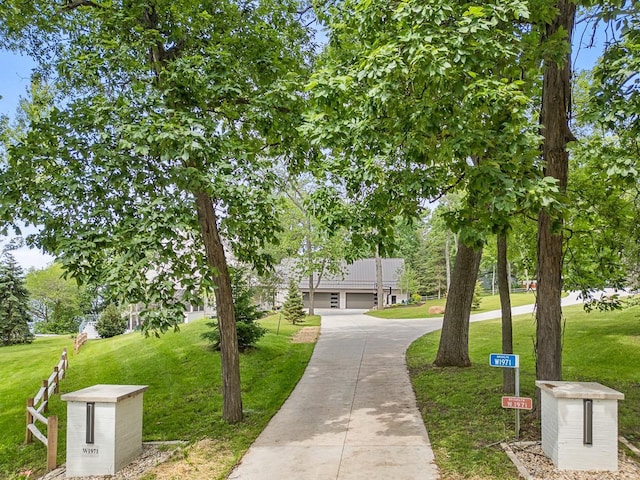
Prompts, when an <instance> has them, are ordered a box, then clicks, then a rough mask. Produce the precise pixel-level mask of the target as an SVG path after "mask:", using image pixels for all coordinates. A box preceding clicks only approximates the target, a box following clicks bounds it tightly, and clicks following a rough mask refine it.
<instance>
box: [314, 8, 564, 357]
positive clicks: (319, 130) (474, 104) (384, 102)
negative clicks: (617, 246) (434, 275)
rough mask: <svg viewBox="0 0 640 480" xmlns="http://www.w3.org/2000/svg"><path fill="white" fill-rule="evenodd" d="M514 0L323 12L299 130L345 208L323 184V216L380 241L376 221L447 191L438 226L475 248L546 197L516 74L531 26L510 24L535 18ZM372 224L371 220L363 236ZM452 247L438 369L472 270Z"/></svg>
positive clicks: (526, 58) (383, 232) (548, 188)
mask: <svg viewBox="0 0 640 480" xmlns="http://www.w3.org/2000/svg"><path fill="white" fill-rule="evenodd" d="M527 7H528V6H527V5H526V4H524V3H522V2H519V1H514V2H504V1H500V2H462V3H461V2H454V1H438V2H418V1H408V2H401V3H399V4H397V5H396V4H389V3H384V2H358V1H344V2H339V3H338V4H336V6H335V8H333V9H332V10H330V12H329V14H328V15H327V21H328V23H329V26H330V34H329V48H328V50H327V51H326V52H325V53H324V55H323V57H322V58H321V60H322V63H321V68H319V69H318V70H317V71H316V72H315V74H314V75H313V77H312V81H311V83H310V85H309V88H310V90H311V93H312V95H313V100H314V101H315V106H314V109H313V111H312V112H310V113H309V114H308V115H307V119H308V122H307V123H306V124H305V126H304V128H303V131H304V132H305V133H307V134H308V136H309V137H310V138H311V139H312V141H314V142H316V143H317V144H318V145H323V146H325V147H329V148H331V153H332V155H330V156H329V161H328V162H325V163H324V164H323V166H322V167H323V168H320V167H318V168H317V169H316V170H318V171H321V172H323V174H324V175H326V176H328V177H331V175H332V174H333V175H335V176H336V177H338V178H337V179H333V181H331V178H329V179H328V180H327V181H325V182H324V183H323V184H324V185H327V186H328V187H327V189H328V190H330V186H332V185H333V186H335V185H339V186H340V188H341V189H342V190H343V191H345V192H346V195H347V197H348V198H349V205H350V207H351V211H352V212H353V213H349V212H346V215H345V212H344V209H343V210H341V209H339V208H336V205H335V202H331V200H330V198H331V196H332V192H329V193H326V194H319V195H318V198H319V199H320V200H321V202H319V203H320V204H321V205H322V206H324V208H325V210H326V213H327V217H329V221H333V222H338V220H337V219H338V218H343V219H344V218H346V219H349V218H351V219H352V221H351V223H352V224H354V225H356V226H357V227H359V228H361V230H362V232H363V237H364V238H365V239H366V240H368V241H369V243H370V245H371V246H375V245H376V244H384V243H385V242H384V240H383V239H385V238H387V237H388V236H389V235H390V228H389V227H388V226H389V224H390V222H389V218H396V217H397V216H414V217H415V216H417V215H419V214H420V213H421V207H422V205H423V202H425V201H430V200H433V199H440V198H442V197H443V196H444V195H446V194H447V193H449V192H459V193H460V194H461V195H463V199H462V200H461V202H460V205H459V206H457V207H456V208H455V209H454V210H452V211H451V212H448V215H447V223H448V225H449V227H450V228H451V229H452V230H453V231H454V232H456V233H457V234H458V239H459V242H460V244H464V245H466V248H467V249H471V251H472V252H473V251H475V253H477V252H478V251H479V248H480V247H481V246H482V245H483V243H484V241H485V238H486V236H487V235H488V234H489V232H491V231H492V229H494V228H495V227H496V226H502V225H505V224H506V225H508V223H509V222H510V221H511V218H512V217H513V215H514V212H516V211H518V210H521V209H522V208H523V205H527V209H531V208H534V206H535V205H538V204H540V203H542V201H547V199H548V198H549V197H551V193H552V191H553V190H554V189H555V188H556V187H555V185H554V183H553V182H549V181H546V180H543V179H541V178H540V175H539V173H540V172H539V168H538V166H537V161H536V160H537V153H538V146H539V137H538V135H537V132H536V131H535V130H536V128H537V126H536V125H534V124H533V122H532V118H531V115H530V111H529V98H530V96H531V93H532V92H533V91H534V86H533V85H534V83H535V80H534V78H535V75H531V76H528V75H524V76H523V71H527V68H528V67H529V66H530V65H531V63H532V57H533V56H532V55H531V53H532V52H531V49H530V46H531V45H532V44H535V43H536V42H537V39H538V35H539V32H538V31H536V30H534V29H529V28H526V27H522V25H523V24H524V23H526V22H528V21H529V20H530V18H531V17H532V16H533V13H536V12H532V10H530V9H528V8H527ZM540 15H543V14H540ZM540 15H539V16H540ZM546 15H547V16H549V15H550V13H549V12H546ZM334 190H336V188H335V187H334ZM377 224H380V225H383V226H384V228H379V229H378V235H370V237H369V238H367V237H366V232H371V231H372V228H373V227H376V225H377ZM365 227H366V228H365ZM371 237H373V238H371ZM387 243H388V242H387ZM381 253H383V252H381ZM458 254H459V255H460V262H458V264H459V266H458V267H457V268H458V275H455V274H454V275H453V276H452V284H451V290H452V291H453V290H454V285H453V284H454V282H455V281H461V282H463V284H462V285H459V286H458V287H455V288H463V287H464V288H466V287H470V290H471V291H470V292H467V291H465V292H464V293H463V292H460V293H461V294H462V293H463V295H462V297H458V296H456V299H459V300H460V301H461V303H460V305H459V306H460V307H461V308H452V309H449V308H447V311H448V312H449V315H446V316H445V323H447V322H449V321H452V322H454V325H455V327H454V328H452V329H449V328H448V327H446V326H445V328H443V335H445V338H444V339H443V338H442V337H441V340H442V341H443V342H442V343H441V347H442V348H444V349H447V348H449V346H451V348H452V351H451V354H450V355H448V354H444V353H442V354H441V355H439V356H438V358H439V359H441V360H444V359H451V361H452V362H453V363H452V365H457V364H466V363H467V360H468V353H467V354H465V353H462V352H461V351H460V349H459V348H458V345H460V344H459V343H458V341H459V340H465V339H466V338H467V337H468V332H466V328H467V326H468V315H469V310H466V309H467V308H470V306H471V295H472V293H473V286H474V285H475V280H476V279H475V275H476V272H477V267H476V268H474V264H475V260H476V258H475V254H472V253H471V252H463V253H460V249H458ZM462 259H464V260H465V261H466V262H464V263H466V267H469V268H464V267H463V266H462V264H461V262H462ZM455 269H456V267H455V266H454V272H455ZM467 275H469V276H473V278H472V279H471V280H470V281H468V280H469V279H468V278H466V276H467ZM467 294H468V295H467ZM449 298H450V299H451V298H452V295H451V293H450V295H449ZM456 299H452V300H451V301H452V302H455V301H457V300H456ZM467 299H468V300H469V301H467ZM454 312H455V314H454ZM453 315H456V316H457V317H456V318H455V319H454V317H453ZM465 317H466V318H465ZM449 335H450V338H451V342H449V341H447V338H448V337H449ZM465 344H466V343H465V342H464V341H463V342H462V346H461V348H462V349H463V350H464V348H465V346H464V345H465ZM447 361H448V360H447Z"/></svg>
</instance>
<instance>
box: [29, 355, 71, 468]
mask: <svg viewBox="0 0 640 480" xmlns="http://www.w3.org/2000/svg"><path fill="white" fill-rule="evenodd" d="M68 367H69V360H68V359H67V349H66V348H65V349H63V350H62V355H60V361H59V362H58V364H57V365H56V366H55V367H53V373H52V374H51V375H50V376H49V378H48V379H46V380H43V381H42V386H41V387H40V390H38V393H37V394H36V396H35V397H33V398H28V399H27V430H26V435H25V441H26V443H32V442H33V437H36V438H37V439H38V440H40V441H41V442H42V443H44V444H45V445H46V447H47V471H50V470H53V469H54V468H56V457H57V455H58V417H57V416H55V415H52V416H50V417H45V416H44V415H43V413H46V412H47V411H48V409H49V398H51V396H52V395H54V394H56V393H59V384H60V380H62V379H63V378H64V376H65V373H66V372H67V368H68ZM36 421H38V422H40V423H43V424H44V425H46V427H47V434H46V435H44V434H43V433H42V432H40V430H38V427H37V425H36Z"/></svg>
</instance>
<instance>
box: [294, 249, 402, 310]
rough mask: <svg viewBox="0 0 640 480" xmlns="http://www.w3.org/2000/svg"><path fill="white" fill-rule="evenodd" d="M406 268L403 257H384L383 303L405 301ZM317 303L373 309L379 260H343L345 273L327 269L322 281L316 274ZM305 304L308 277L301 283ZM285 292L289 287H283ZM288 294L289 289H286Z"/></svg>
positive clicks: (307, 304) (319, 305)
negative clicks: (330, 272) (403, 279)
mask: <svg viewBox="0 0 640 480" xmlns="http://www.w3.org/2000/svg"><path fill="white" fill-rule="evenodd" d="M403 271H404V259H402V258H383V259H382V286H383V291H384V298H383V299H382V301H383V302H384V305H394V304H398V303H404V302H406V301H407V300H408V296H409V294H408V292H407V291H406V290H402V289H401V288H400V277H401V275H402V272H403ZM314 285H317V287H316V288H315V289H314V302H313V303H314V307H315V308H343V309H345V308H346V309H367V310H369V309H372V308H374V307H375V306H376V305H377V285H376V262H375V259H374V258H365V259H362V260H356V261H354V262H353V263H351V264H348V263H346V262H345V263H344V265H343V268H342V274H329V273H325V274H324V275H323V276H322V278H320V282H318V275H317V274H314ZM298 286H299V288H300V291H301V292H302V298H303V301H304V303H305V307H307V308H308V307H309V279H308V278H302V279H301V280H300V282H299V283H298ZM284 292H286V288H285V290H284ZM285 295H286V293H285Z"/></svg>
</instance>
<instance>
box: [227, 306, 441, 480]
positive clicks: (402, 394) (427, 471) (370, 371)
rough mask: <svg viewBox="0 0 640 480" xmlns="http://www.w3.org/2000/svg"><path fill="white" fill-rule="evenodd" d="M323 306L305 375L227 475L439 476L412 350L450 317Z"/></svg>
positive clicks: (246, 479)
mask: <svg viewBox="0 0 640 480" xmlns="http://www.w3.org/2000/svg"><path fill="white" fill-rule="evenodd" d="M317 313H319V314H320V315H322V330H321V335H320V338H319V340H318V344H317V345H316V347H315V350H314V353H313V356H312V358H311V360H310V362H309V365H308V366H307V369H306V371H305V373H304V376H303V377H302V379H301V380H300V382H299V383H298V385H297V386H296V388H295V389H294V391H293V392H292V393H291V396H290V397H289V399H288V400H287V401H286V402H285V404H284V405H283V406H282V408H281V409H280V411H279V412H278V413H277V414H276V415H275V416H274V417H273V418H272V420H271V422H270V423H269V425H268V426H267V427H266V428H265V430H264V431H263V432H262V434H261V435H260V436H259V437H258V438H257V440H256V441H255V442H254V444H253V445H252V446H251V448H250V449H249V451H248V452H247V454H246V455H245V456H244V458H243V459H242V462H241V463H240V464H239V465H238V467H237V468H236V469H235V470H234V471H233V472H232V473H231V475H230V476H229V477H228V478H229V479H240V480H271V479H273V480H288V479H295V480H312V479H313V480H316V479H317V480H325V479H326V480H352V479H363V480H364V479H366V480H378V479H380V480H412V479H416V480H417V479H420V480H430V479H437V478H439V475H438V470H437V467H436V465H435V463H434V458H433V451H432V450H431V444H430V442H429V436H428V434H427V430H426V429H425V427H424V423H423V422H422V418H421V416H420V412H419V411H418V408H417V406H416V400H415V395H414V393H413V390H412V388H411V383H410V381H409V375H408V372H407V367H406V364H405V351H406V349H407V347H408V346H409V345H410V344H411V342H413V341H414V340H415V339H416V338H418V337H420V336H422V335H424V334H425V333H427V332H430V331H433V330H437V329H439V328H440V327H441V324H442V320H441V319H424V320H382V319H377V318H373V317H369V316H366V315H363V312H362V311H354V310H322V311H319V312H317Z"/></svg>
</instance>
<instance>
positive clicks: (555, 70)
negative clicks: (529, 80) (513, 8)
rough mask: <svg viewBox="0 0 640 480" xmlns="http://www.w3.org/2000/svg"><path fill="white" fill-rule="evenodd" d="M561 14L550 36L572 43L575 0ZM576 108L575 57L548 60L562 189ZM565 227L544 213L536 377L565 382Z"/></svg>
mask: <svg viewBox="0 0 640 480" xmlns="http://www.w3.org/2000/svg"><path fill="white" fill-rule="evenodd" d="M556 7H557V9H558V16H557V17H556V19H555V20H554V21H553V23H551V24H549V25H547V30H546V37H547V38H549V37H551V36H552V35H554V34H556V33H557V32H558V31H560V30H561V29H562V30H564V31H565V32H567V34H568V41H569V42H570V41H571V33H572V31H573V25H574V19H575V10H576V6H575V3H574V2H573V1H572V0H559V1H558V2H557V3H556ZM570 110H571V55H570V54H568V55H567V56H566V58H565V59H564V62H563V64H562V65H558V64H557V63H556V62H555V61H553V60H551V59H545V61H544V79H543V87H542V111H541V122H542V133H543V135H544V142H543V147H542V155H543V158H544V161H545V171H544V174H545V175H546V176H550V177H553V178H556V179H558V183H559V186H560V189H561V191H564V190H565V189H566V186H567V176H568V169H569V154H568V152H567V143H568V142H569V141H571V140H573V135H572V134H571V131H570V130H569V123H568V121H569V112H570ZM561 227H562V223H561V220H560V219H557V218H552V217H551V216H550V215H549V212H547V211H546V210H542V211H541V212H540V217H539V220H538V266H537V267H538V286H537V289H538V296H537V309H536V378H537V379H539V380H561V379H562V342H561V339H562V323H561V317H562V310H561V307H560V299H561V296H562V230H561Z"/></svg>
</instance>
